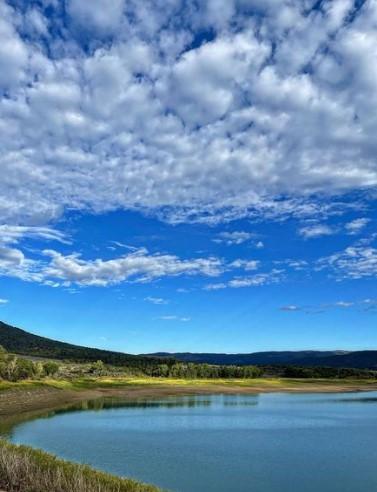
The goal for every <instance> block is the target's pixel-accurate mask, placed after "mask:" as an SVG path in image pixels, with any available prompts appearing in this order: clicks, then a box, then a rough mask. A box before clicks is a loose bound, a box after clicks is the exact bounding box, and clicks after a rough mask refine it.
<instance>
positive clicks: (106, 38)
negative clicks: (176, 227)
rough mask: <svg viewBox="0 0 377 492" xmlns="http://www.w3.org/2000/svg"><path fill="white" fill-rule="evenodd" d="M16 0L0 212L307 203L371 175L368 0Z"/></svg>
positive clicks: (224, 212)
mask: <svg viewBox="0 0 377 492" xmlns="http://www.w3.org/2000/svg"><path fill="white" fill-rule="evenodd" d="M18 5H19V4H18V3H17V2H13V3H9V4H8V3H6V2H5V1H4V0H1V1H0V13H1V15H0V19H1V20H0V34H1V39H2V44H1V47H0V89H1V92H0V94H1V96H0V97H1V100H0V148H1V153H0V167H1V171H2V179H1V182H0V197H1V198H0V216H1V218H2V221H3V223H7V224H12V225H25V224H27V225H39V226H42V225H46V224H47V223H49V222H50V221H52V220H53V219H55V218H57V217H60V216H61V215H62V214H63V213H64V211H65V210H67V209H70V210H72V209H74V210H85V211H89V212H91V211H94V212H104V211H108V210H114V209H119V208H122V209H132V210H135V209H138V210H141V211H146V212H149V213H154V214H156V215H158V216H159V217H162V218H164V219H165V220H170V221H172V222H178V221H187V220H197V221H211V220H216V219H218V218H220V220H231V219H234V218H239V217H242V216H249V215H255V214H256V215H259V216H260V215H262V216H266V215H267V216H268V214H273V215H275V216H277V215H283V216H284V215H287V214H288V215H292V214H300V215H306V216H309V217H310V216H312V217H313V216H315V217H318V215H317V214H316V213H317V212H318V209H319V208H321V205H318V203H319V202H318V198H317V197H320V196H326V197H327V200H326V201H327V202H331V203H332V200H337V199H339V196H341V195H342V194H343V193H347V192H348V191H354V190H363V189H365V188H368V187H375V186H376V184H377V166H376V159H375V156H376V152H377V147H376V145H377V144H376V139H375V135H376V129H377V117H376V114H377V112H376V106H377V88H376V87H377V86H376V79H377V72H376V69H375V67H376V63H375V59H376V50H375V46H376V44H377V34H376V29H375V18H376V15H377V6H376V3H375V2H372V1H369V2H360V4H358V5H354V3H353V2H351V1H348V0H347V1H344V0H338V1H335V0H332V1H325V2H321V5H320V6H319V7H318V6H317V7H314V3H311V2H302V1H300V0H281V1H280V2H278V3H277V2H275V1H265V2H261V1H259V0H253V1H252V2H244V1H243V0H232V1H228V2H223V1H220V0H211V1H210V2H193V1H192V2H191V1H189V2H183V1H181V0H169V1H168V2H166V1H164V2H162V1H160V0H159V1H152V0H144V1H143V2H139V1H138V2H136V1H135V0H130V1H129V2H123V1H122V0H114V1H112V2H105V1H104V0H93V1H91V2H84V1H78V0H69V1H68V2H66V11H63V9H64V6H63V2H55V3H54V8H49V9H48V14H49V15H48V16H47V14H46V10H44V7H43V6H44V5H45V4H43V3H40V4H38V6H37V7H35V8H38V10H35V9H34V11H33V12H32V11H31V10H30V9H26V10H25V9H24V10H22V9H20V8H19V7H18ZM31 25H32V26H33V28H32V29H33V33H32V34H31V33H30V26H31ZM203 33H204V34H203ZM331 197H333V198H331ZM334 197H338V198H334ZM331 203H330V204H328V207H329V208H327V211H328V210H329V209H330V207H331ZM322 211H324V208H323V207H322Z"/></svg>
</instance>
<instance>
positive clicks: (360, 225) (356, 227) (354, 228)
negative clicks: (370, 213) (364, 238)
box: [345, 217, 370, 235]
mask: <svg viewBox="0 0 377 492" xmlns="http://www.w3.org/2000/svg"><path fill="white" fill-rule="evenodd" d="M369 222H370V219H367V218H365V217H363V218H360V219H355V220H352V221H351V222H348V223H347V224H346V225H345V228H346V230H347V231H348V233H349V234H351V235H355V234H358V233H359V232H360V231H361V230H362V229H364V227H365V226H367V225H368V223H369Z"/></svg>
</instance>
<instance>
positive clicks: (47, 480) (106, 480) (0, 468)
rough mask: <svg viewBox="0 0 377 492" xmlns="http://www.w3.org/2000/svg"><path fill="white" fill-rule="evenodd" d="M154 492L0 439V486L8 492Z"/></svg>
mask: <svg viewBox="0 0 377 492" xmlns="http://www.w3.org/2000/svg"><path fill="white" fill-rule="evenodd" d="M52 484H53V490H54V491H56V492H72V491H74V492H158V490H159V489H158V488H157V487H154V486H151V485H144V484H141V483H139V482H136V481H134V480H129V479H122V478H118V477H114V476H112V475H109V474H107V473H103V472H99V471H96V470H93V469H92V468H90V467H88V466H84V465H78V464H74V463H70V462H67V461H64V460H60V459H58V458H56V457H55V456H52V455H50V454H47V453H44V452H42V451H38V450H34V449H32V448H29V447H27V446H16V445H14V444H10V443H8V442H7V441H3V440H0V487H2V488H4V489H5V490H7V491H9V492H18V491H19V492H26V491H27V492H51V490H52V489H51V486H52Z"/></svg>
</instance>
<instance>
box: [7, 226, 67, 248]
mask: <svg viewBox="0 0 377 492" xmlns="http://www.w3.org/2000/svg"><path fill="white" fill-rule="evenodd" d="M23 238H33V239H41V240H44V241H58V242H60V243H67V242H69V241H68V239H67V237H66V235H65V234H64V233H63V232H61V231H58V230H56V229H52V228H51V227H36V226H15V225H6V224H3V225H0V244H1V243H17V242H18V241H19V240H21V239H23Z"/></svg>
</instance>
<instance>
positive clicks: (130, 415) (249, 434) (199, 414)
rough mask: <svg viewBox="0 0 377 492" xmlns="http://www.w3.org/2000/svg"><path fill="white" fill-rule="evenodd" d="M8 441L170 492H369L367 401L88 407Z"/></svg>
mask: <svg viewBox="0 0 377 492" xmlns="http://www.w3.org/2000/svg"><path fill="white" fill-rule="evenodd" d="M9 437H10V439H11V441H13V442H15V443H23V444H28V445H31V446H34V447H37V448H42V449H44V450H46V451H49V452H52V453H55V454H57V455H58V456H60V457H63V458H66V459H69V460H72V461H77V462H83V463H88V464H90V465H92V466H94V467H96V468H99V469H102V470H105V471H108V472H111V473H114V474H117V475H125V476H129V477H134V478H136V479H140V480H142V481H145V482H150V483H154V484H156V485H159V486H161V487H163V488H165V489H168V490H171V491H179V492H202V491H203V492H301V491H302V492H319V491H321V492H370V491H374V490H377V466H376V463H377V392H370V393H343V394H296V395H295V394H277V393H275V394H271V393H270V394H260V395H210V396H208V395H206V396H186V397H185V396H179V397H168V398H163V399H159V400H149V401H141V400H139V401H131V402H130V401H122V400H119V399H118V400H115V399H105V400H96V401H92V402H85V403H84V404H83V405H81V406H80V407H72V408H71V409H68V410H64V411H60V412H59V411H58V412H54V413H52V414H49V416H46V417H45V418H38V419H36V420H31V421H28V422H25V423H22V424H19V425H17V426H15V427H14V428H13V429H12V430H11V431H10V435H9Z"/></svg>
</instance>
